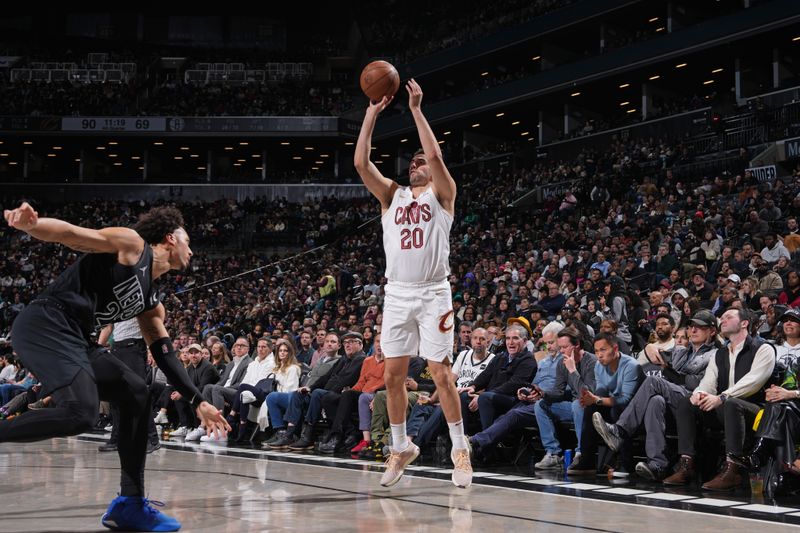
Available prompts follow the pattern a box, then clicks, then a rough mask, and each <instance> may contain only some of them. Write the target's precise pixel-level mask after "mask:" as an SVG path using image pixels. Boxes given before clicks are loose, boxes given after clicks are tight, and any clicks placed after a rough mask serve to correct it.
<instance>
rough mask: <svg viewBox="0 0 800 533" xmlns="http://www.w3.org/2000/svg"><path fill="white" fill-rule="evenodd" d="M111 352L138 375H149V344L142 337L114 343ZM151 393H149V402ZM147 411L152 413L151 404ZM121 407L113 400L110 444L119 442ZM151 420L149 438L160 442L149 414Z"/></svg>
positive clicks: (155, 442) (151, 440) (148, 429)
mask: <svg viewBox="0 0 800 533" xmlns="http://www.w3.org/2000/svg"><path fill="white" fill-rule="evenodd" d="M111 354H112V355H113V356H114V357H116V358H117V359H119V360H120V361H122V362H123V363H125V364H126V365H128V368H130V369H131V370H133V372H134V373H135V374H136V375H137V376H141V377H142V379H146V377H147V346H146V345H145V343H144V341H143V340H141V339H138V340H124V341H120V342H119V343H115V344H114V348H113V349H112V350H111ZM149 401H150V395H149V394H148V402H149ZM147 412H148V413H150V405H149V404H148V406H147ZM119 417H120V412H119V407H118V406H117V404H116V403H115V402H111V423H112V428H111V437H110V438H109V439H108V442H109V444H117V443H118V442H119ZM147 418H148V420H149V422H148V423H147V439H148V440H149V442H150V443H151V444H157V443H158V432H157V431H156V423H155V422H154V421H153V417H152V416H149V415H148V417H147Z"/></svg>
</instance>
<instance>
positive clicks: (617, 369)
mask: <svg viewBox="0 0 800 533" xmlns="http://www.w3.org/2000/svg"><path fill="white" fill-rule="evenodd" d="M594 353H595V355H596V356H597V362H598V363H599V364H596V365H595V367H594V377H595V383H596V385H595V392H592V391H590V390H589V389H588V388H587V389H583V390H581V391H580V396H579V401H580V404H581V406H583V408H584V415H583V430H582V432H581V457H580V460H579V461H578V463H577V464H576V465H574V466H573V467H572V468H570V469H569V474H570V475H575V476H579V475H594V474H595V473H596V472H597V473H599V472H601V471H603V472H605V471H607V470H608V468H609V466H608V465H607V464H606V463H607V460H606V458H605V457H604V458H600V459H595V454H596V453H597V446H598V444H599V443H600V442H602V440H601V438H600V436H599V435H598V434H597V431H596V430H595V428H594V425H593V424H592V416H593V415H594V413H596V412H599V413H601V414H602V415H603V418H605V419H606V420H610V421H616V420H617V419H618V418H619V416H620V415H621V414H622V411H623V410H624V409H625V406H626V405H628V403H629V402H630V401H631V398H633V395H634V394H636V389H638V388H639V385H640V384H641V383H642V381H643V380H644V373H643V372H642V368H641V367H640V366H639V363H637V362H636V359H634V358H633V357H631V356H629V355H625V354H621V353H620V352H619V345H618V343H617V338H616V337H614V336H613V335H610V334H608V333H600V334H598V335H597V336H596V337H595V338H594ZM623 456H624V455H623Z"/></svg>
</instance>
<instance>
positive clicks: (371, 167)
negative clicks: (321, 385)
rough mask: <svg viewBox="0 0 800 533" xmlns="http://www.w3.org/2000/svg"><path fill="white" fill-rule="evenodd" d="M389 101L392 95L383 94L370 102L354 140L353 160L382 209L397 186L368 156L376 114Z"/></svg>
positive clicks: (385, 207)
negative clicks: (373, 101)
mask: <svg viewBox="0 0 800 533" xmlns="http://www.w3.org/2000/svg"><path fill="white" fill-rule="evenodd" d="M391 101H392V97H390V96H384V97H383V99H382V100H381V101H380V102H375V103H372V102H370V104H369V107H368V108H367V112H366V114H365V115H364V123H363V124H362V125H361V132H360V133H359V134H358V142H356V153H355V158H354V162H353V164H354V166H355V167H356V171H357V172H358V175H359V176H361V180H362V181H363V182H364V185H365V186H366V187H367V189H369V192H371V193H372V195H373V196H375V198H377V199H378V201H379V202H380V203H381V208H382V210H383V211H386V210H387V209H389V205H391V203H392V195H393V194H394V190H395V189H396V188H397V183H395V182H394V181H392V180H390V179H389V178H387V177H385V176H384V175H383V174H381V171H380V170H378V167H376V166H375V164H374V163H373V162H372V161H370V158H369V157H370V152H371V151H372V132H373V131H374V130H375V121H376V120H377V119H378V114H379V113H380V112H381V111H383V110H384V109H386V106H387V105H389V102H391Z"/></svg>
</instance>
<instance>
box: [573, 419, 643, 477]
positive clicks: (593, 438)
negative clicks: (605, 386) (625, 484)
mask: <svg viewBox="0 0 800 533" xmlns="http://www.w3.org/2000/svg"><path fill="white" fill-rule="evenodd" d="M624 410H625V406H622V407H620V406H613V407H605V406H603V407H601V406H599V405H588V406H586V407H585V408H584V410H583V426H582V428H581V454H582V455H583V456H584V457H587V458H589V457H592V456H594V454H595V453H597V466H598V467H599V468H602V467H604V466H605V465H608V466H621V465H614V464H613V463H614V458H613V455H614V453H613V452H611V450H610V449H609V448H607V447H606V446H605V443H603V439H601V438H600V435H598V434H597V430H596V429H594V423H593V422H592V415H594V413H596V412H597V413H600V414H601V415H603V420H605V421H606V422H608V423H610V424H613V423H615V422H616V421H617V420H618V419H619V417H620V415H622V412H623V411H624ZM617 456H618V457H619V458H620V459H621V460H622V462H623V465H624V466H625V467H626V468H628V469H630V464H629V463H630V459H631V453H630V439H625V440H623V442H622V447H621V448H620V449H619V451H618V452H617Z"/></svg>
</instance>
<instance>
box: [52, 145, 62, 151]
mask: <svg viewBox="0 0 800 533" xmlns="http://www.w3.org/2000/svg"><path fill="white" fill-rule="evenodd" d="M53 150H62V148H61V147H60V146H53Z"/></svg>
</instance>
